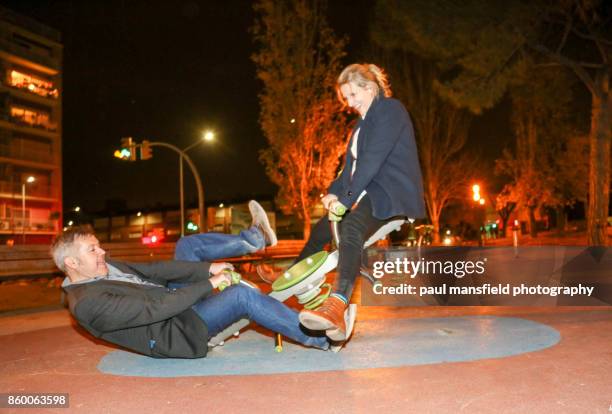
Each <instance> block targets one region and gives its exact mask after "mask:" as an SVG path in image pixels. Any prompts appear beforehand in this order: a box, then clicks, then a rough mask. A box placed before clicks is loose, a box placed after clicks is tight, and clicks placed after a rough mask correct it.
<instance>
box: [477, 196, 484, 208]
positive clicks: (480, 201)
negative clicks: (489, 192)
mask: <svg viewBox="0 0 612 414" xmlns="http://www.w3.org/2000/svg"><path fill="white" fill-rule="evenodd" d="M478 202H479V203H480V205H481V206H484V203H485V199H484V198H481V199H480V200H478Z"/></svg>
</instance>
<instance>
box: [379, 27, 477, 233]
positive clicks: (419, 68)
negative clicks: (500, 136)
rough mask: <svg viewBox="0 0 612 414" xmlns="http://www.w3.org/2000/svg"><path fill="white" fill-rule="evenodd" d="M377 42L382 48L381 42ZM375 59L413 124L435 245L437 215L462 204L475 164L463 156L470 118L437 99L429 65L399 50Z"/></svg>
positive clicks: (434, 74) (433, 70) (432, 68)
mask: <svg viewBox="0 0 612 414" xmlns="http://www.w3.org/2000/svg"><path fill="white" fill-rule="evenodd" d="M374 30H376V27H375V28H374ZM378 41H381V45H380V46H381V47H384V45H385V43H384V41H383V39H380V38H379V39H378ZM379 53H380V54H381V59H382V62H383V64H384V67H385V69H386V70H387V72H388V73H389V75H390V79H391V80H392V86H393V91H394V94H395V95H396V96H397V97H398V98H399V99H400V100H401V101H402V102H404V103H405V104H406V107H407V108H408V110H409V112H410V114H411V118H412V121H413V123H414V127H415V135H416V141H417V148H418V151H419V161H420V164H421V171H422V174H423V190H424V193H425V194H424V195H425V204H426V206H427V213H428V215H429V219H430V220H431V224H432V225H433V227H434V241H435V242H436V243H438V242H439V241H440V216H441V215H442V211H443V210H444V208H445V207H447V206H448V205H449V204H450V203H451V202H453V201H456V200H460V199H463V198H465V192H466V189H467V188H468V185H469V180H470V179H473V177H474V170H475V168H474V166H475V164H476V162H475V159H474V157H470V156H469V155H468V154H466V153H465V151H464V147H465V143H466V140H467V132H468V128H469V123H470V120H471V116H470V114H469V113H468V112H467V111H466V110H462V109H458V108H456V107H454V106H453V105H451V104H449V103H448V102H445V101H443V100H442V99H441V98H440V97H439V96H438V95H437V94H436V92H435V91H434V89H433V87H434V84H435V81H436V77H437V75H438V74H439V71H438V70H437V68H436V65H435V64H434V63H433V62H430V61H426V60H423V59H419V58H418V57H417V56H414V55H411V54H408V53H405V52H402V51H398V50H390V51H386V52H385V51H382V52H379Z"/></svg>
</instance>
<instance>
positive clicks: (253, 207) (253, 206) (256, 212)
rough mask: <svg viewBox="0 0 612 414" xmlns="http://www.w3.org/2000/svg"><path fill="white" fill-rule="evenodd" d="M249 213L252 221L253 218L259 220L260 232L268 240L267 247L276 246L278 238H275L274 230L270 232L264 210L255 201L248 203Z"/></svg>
mask: <svg viewBox="0 0 612 414" xmlns="http://www.w3.org/2000/svg"><path fill="white" fill-rule="evenodd" d="M249 212H250V213H251V217H253V219H255V217H258V218H260V219H261V222H260V223H259V225H260V226H262V231H263V232H264V233H265V235H264V237H266V236H267V238H268V239H270V246H269V247H272V246H276V245H277V244H278V238H277V237H276V233H274V230H272V226H271V225H270V220H268V215H267V214H266V210H264V209H263V207H262V206H261V204H259V203H258V202H257V201H255V200H251V201H249Z"/></svg>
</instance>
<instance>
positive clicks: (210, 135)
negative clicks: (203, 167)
mask: <svg viewBox="0 0 612 414" xmlns="http://www.w3.org/2000/svg"><path fill="white" fill-rule="evenodd" d="M214 139H215V134H214V132H212V131H205V132H204V133H202V139H201V140H198V141H196V142H194V143H193V144H191V145H189V146H188V147H186V148H183V150H182V153H181V156H180V157H179V181H180V198H181V237H182V236H184V235H185V190H184V180H183V158H185V160H186V161H187V160H188V159H189V157H188V156H187V151H189V150H190V149H192V148H194V147H197V146H198V145H200V144H201V143H202V142H203V141H207V142H211V141H213V140H214ZM188 162H191V160H190V159H189V161H188ZM192 172H193V175H194V177H196V185H197V186H198V199H199V203H198V210H199V215H200V223H199V224H200V226H199V228H200V232H202V230H204V231H206V227H207V223H206V217H205V215H204V189H203V188H202V183H201V182H200V177H199V176H198V175H197V172H196V171H195V167H192ZM198 183H199V184H198Z"/></svg>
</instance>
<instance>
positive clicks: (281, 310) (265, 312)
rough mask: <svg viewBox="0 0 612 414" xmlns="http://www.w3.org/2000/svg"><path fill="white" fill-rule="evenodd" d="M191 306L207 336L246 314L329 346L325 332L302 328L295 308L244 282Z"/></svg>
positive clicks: (311, 343) (295, 336) (319, 345)
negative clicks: (314, 333)
mask: <svg viewBox="0 0 612 414" xmlns="http://www.w3.org/2000/svg"><path fill="white" fill-rule="evenodd" d="M192 308H193V310H195V311H196V312H197V314H198V315H199V316H200V318H202V320H203V321H204V323H206V326H208V335H209V336H210V337H213V336H215V335H216V334H218V333H219V332H221V331H223V330H224V329H225V328H227V327H228V326H229V325H231V324H232V323H234V322H237V321H239V320H240V319H242V318H248V319H249V320H251V321H254V322H256V323H257V324H258V325H261V326H263V327H264V328H267V329H269V330H271V331H272V332H278V333H280V334H282V335H283V336H285V337H287V338H291V339H293V340H294V341H296V342H299V343H301V344H303V345H306V346H312V347H315V348H320V349H327V348H328V347H329V343H328V341H327V338H326V337H325V336H310V335H308V334H307V333H306V332H304V331H303V330H302V328H301V326H300V321H299V319H298V313H297V312H296V311H294V310H293V309H291V308H289V307H288V306H286V305H285V304H283V303H282V302H279V301H278V300H276V299H273V298H271V297H270V296H267V295H264V294H263V293H261V292H259V291H258V290H256V289H252V288H249V287H246V286H243V285H232V286H230V287H228V288H226V289H225V290H224V291H223V292H220V293H217V294H214V295H212V296H209V297H208V298H206V299H204V300H201V301H200V302H198V303H196V304H195V305H193V307H192Z"/></svg>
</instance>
